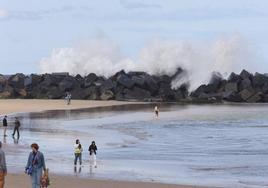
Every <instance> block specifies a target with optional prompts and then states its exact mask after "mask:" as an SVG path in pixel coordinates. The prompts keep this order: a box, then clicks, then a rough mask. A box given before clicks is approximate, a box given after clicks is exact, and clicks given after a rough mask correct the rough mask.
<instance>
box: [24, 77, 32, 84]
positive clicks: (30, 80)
mask: <svg viewBox="0 0 268 188" xmlns="http://www.w3.org/2000/svg"><path fill="white" fill-rule="evenodd" d="M30 85H32V78H31V76H27V77H25V79H24V87H29V86H30Z"/></svg>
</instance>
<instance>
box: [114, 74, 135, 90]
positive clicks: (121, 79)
mask: <svg viewBox="0 0 268 188" xmlns="http://www.w3.org/2000/svg"><path fill="white" fill-rule="evenodd" d="M117 82H118V83H119V84H121V85H122V86H124V87H126V88H128V89H131V88H132V87H133V86H134V82H133V81H132V80H131V79H130V78H129V77H128V76H127V75H125V74H120V75H119V76H118V77H117Z"/></svg>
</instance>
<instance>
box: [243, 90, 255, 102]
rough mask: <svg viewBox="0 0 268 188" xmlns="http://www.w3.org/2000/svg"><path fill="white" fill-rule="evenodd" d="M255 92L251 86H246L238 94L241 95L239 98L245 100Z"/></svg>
mask: <svg viewBox="0 0 268 188" xmlns="http://www.w3.org/2000/svg"><path fill="white" fill-rule="evenodd" d="M254 94H255V91H254V89H253V88H252V87H250V88H247V89H243V90H242V91H241V92H240V93H239V95H240V96H241V98H242V99H243V100H244V101H246V100H247V99H248V98H250V97H251V96H253V95H254Z"/></svg>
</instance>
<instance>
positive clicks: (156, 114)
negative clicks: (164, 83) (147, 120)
mask: <svg viewBox="0 0 268 188" xmlns="http://www.w3.org/2000/svg"><path fill="white" fill-rule="evenodd" d="M154 113H155V117H157V118H158V115H159V109H158V107H157V106H155V107H154Z"/></svg>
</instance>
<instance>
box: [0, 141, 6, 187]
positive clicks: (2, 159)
mask: <svg viewBox="0 0 268 188" xmlns="http://www.w3.org/2000/svg"><path fill="white" fill-rule="evenodd" d="M6 175H7V166H6V156H5V152H4V151H3V150H2V142H1V141H0V188H4V185H5V176H6Z"/></svg>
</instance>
